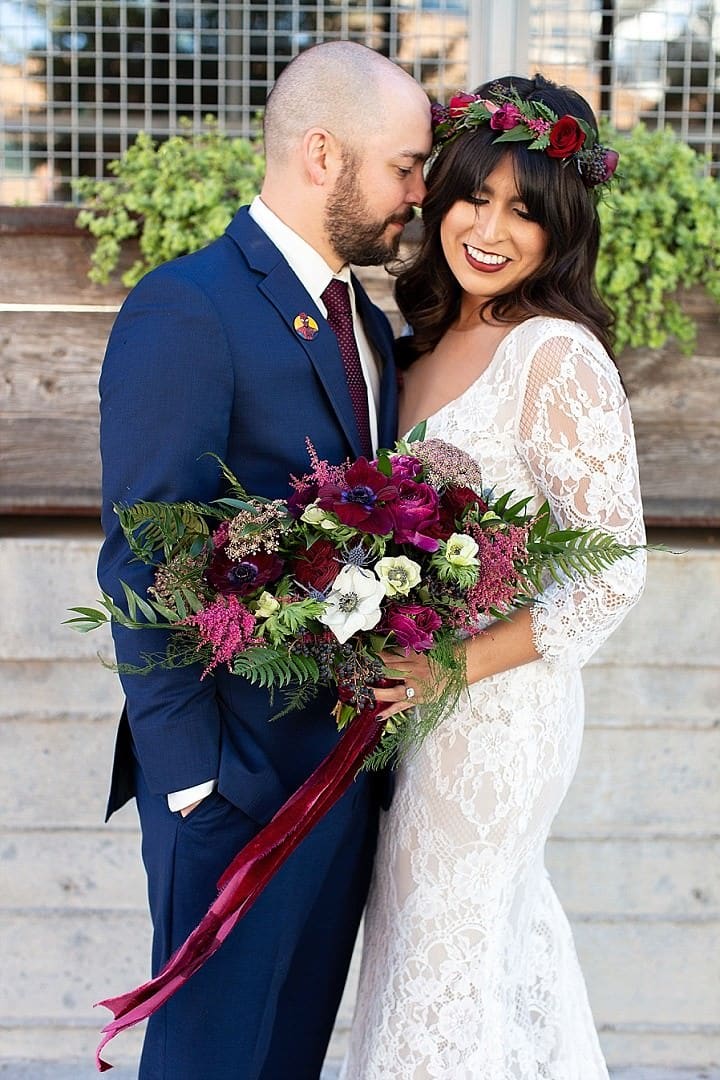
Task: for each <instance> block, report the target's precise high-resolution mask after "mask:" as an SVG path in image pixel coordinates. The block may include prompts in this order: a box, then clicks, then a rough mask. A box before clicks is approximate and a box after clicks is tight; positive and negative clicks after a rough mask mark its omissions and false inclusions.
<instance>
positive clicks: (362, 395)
mask: <svg viewBox="0 0 720 1080" xmlns="http://www.w3.org/2000/svg"><path fill="white" fill-rule="evenodd" d="M322 298H323V302H324V304H325V307H326V308H327V313H328V314H327V320H328V323H329V324H330V328H331V330H332V331H333V332H334V334H335V337H336V338H337V340H338V345H339V347H340V355H341V356H342V361H343V365H344V367H345V376H346V378H347V384H348V389H349V390H350V400H351V401H352V407H353V409H354V411H355V420H356V422H357V427H358V432H359V433H360V446H361V447H362V452H363V454H364V455H365V457H367V458H371V457H372V456H373V455H372V443H371V442H370V417H369V414H368V394H367V386H366V384H365V378H364V376H363V372H362V367H361V366H360V354H359V352H358V347H357V342H356V341H355V333H354V331H353V319H352V309H351V307H350V294H349V292H348V287H347V284H346V283H345V282H344V281H340V279H339V278H333V279H332V281H331V282H330V284H329V285H328V287H327V288H326V289H325V291H324V293H323V294H322Z"/></svg>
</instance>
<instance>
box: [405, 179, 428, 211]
mask: <svg viewBox="0 0 720 1080" xmlns="http://www.w3.org/2000/svg"><path fill="white" fill-rule="evenodd" d="M426 195H427V188H426V187H425V177H424V176H423V174H422V172H420V171H419V170H418V174H417V177H416V178H415V182H414V183H413V185H412V187H411V189H410V191H409V192H408V202H410V203H412V204H413V206H422V201H423V199H424V198H425V196H426Z"/></svg>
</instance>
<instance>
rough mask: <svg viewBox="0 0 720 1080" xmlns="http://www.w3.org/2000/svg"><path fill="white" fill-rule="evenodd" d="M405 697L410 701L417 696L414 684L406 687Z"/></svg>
mask: <svg viewBox="0 0 720 1080" xmlns="http://www.w3.org/2000/svg"><path fill="white" fill-rule="evenodd" d="M405 697H406V698H407V699H408V701H412V699H413V698H414V697H415V691H414V690H413V688H412V686H406V687H405Z"/></svg>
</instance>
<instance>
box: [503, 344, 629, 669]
mask: <svg viewBox="0 0 720 1080" xmlns="http://www.w3.org/2000/svg"><path fill="white" fill-rule="evenodd" d="M517 438H518V445H519V449H520V453H521V454H522V455H523V457H524V458H525V460H526V461H527V463H528V465H529V467H530V469H531V470H532V473H533V475H534V476H535V478H536V480H537V483H538V486H539V487H540V490H541V491H542V492H543V494H544V495H545V497H546V498H547V500H548V502H549V504H550V507H551V509H552V513H553V516H554V518H555V520H556V521H557V523H558V525H559V526H560V527H561V528H572V527H588V526H594V527H597V528H600V529H603V530H604V531H605V532H608V533H612V534H613V535H614V536H616V537H617V539H618V540H619V541H621V542H622V543H627V544H642V543H644V542H645V529H644V525H643V516H642V504H641V501H640V487H639V479H638V467H637V455H636V451H635V440H634V436H633V428H632V420H631V417H630V409H629V407H628V402H627V398H626V396H625V393H624V391H623V388H622V384H621V382H620V378H619V375H618V373H617V370H616V369H615V367H614V365H613V363H612V361H611V360H610V358H609V357H608V355H607V354H606V352H605V351H604V350H603V349H602V348H601V346H600V344H599V343H598V342H596V341H595V339H593V338H591V337H589V336H588V335H587V334H585V333H584V332H582V331H580V329H579V328H578V333H577V336H576V335H575V334H574V333H572V332H571V333H569V334H567V335H565V334H557V335H555V336H553V337H551V338H549V339H547V340H545V341H544V342H543V343H542V344H541V345H540V346H539V348H537V349H536V351H535V352H534V353H533V354H532V356H531V358H530V360H529V364H528V368H527V380H526V384H525V390H524V396H523V399H522V408H521V410H520V413H519V417H518V430H517ZM645 564H646V559H645V552H637V553H635V554H634V555H633V556H632V557H630V558H626V559H622V560H620V562H618V563H615V565H614V566H612V567H610V568H609V569H608V570H606V571H603V573H602V574H598V575H593V576H591V577H586V578H582V579H580V578H579V577H578V578H574V579H568V580H567V581H565V582H564V583H562V584H558V583H555V582H552V583H550V584H548V586H547V587H546V588H545V590H544V591H543V593H542V594H541V597H540V602H538V603H537V604H536V605H535V606H534V608H533V636H534V642H535V647H536V648H537V650H538V652H539V653H540V655H541V656H543V657H544V658H545V659H546V660H552V661H555V662H559V663H562V664H568V665H575V664H578V665H581V664H584V663H585V662H586V661H587V660H588V659H589V657H590V656H591V655H592V654H593V653H594V652H595V650H596V649H598V648H599V646H600V645H602V643H603V642H604V641H605V639H606V638H607V637H608V636H609V635H610V634H611V633H612V631H613V630H614V629H615V628H616V627H617V626H618V625H619V624H620V622H621V621H622V619H623V618H624V616H625V615H626V614H627V612H628V611H629V610H630V608H631V607H632V606H633V604H635V603H636V602H637V600H639V598H640V595H641V593H642V590H643V586H644V583H645Z"/></svg>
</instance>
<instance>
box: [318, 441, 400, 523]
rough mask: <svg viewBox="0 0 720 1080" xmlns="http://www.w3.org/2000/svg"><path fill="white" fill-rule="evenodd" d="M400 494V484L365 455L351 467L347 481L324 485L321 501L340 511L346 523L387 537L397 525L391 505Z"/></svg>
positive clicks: (337, 512) (333, 509) (321, 505)
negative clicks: (388, 476)
mask: <svg viewBox="0 0 720 1080" xmlns="http://www.w3.org/2000/svg"><path fill="white" fill-rule="evenodd" d="M397 495H398V489H397V485H396V484H395V483H393V481H392V480H389V479H388V478H387V477H386V476H383V474H382V473H381V472H380V471H379V469H377V468H376V467H375V466H374V465H372V464H371V463H370V462H369V461H367V459H366V458H363V457H361V458H358V460H357V461H356V462H354V463H353V464H352V465H351V466H350V468H349V469H348V470H347V472H346V474H345V482H344V483H343V484H323V485H322V487H321V488H320V490H319V492H318V497H317V504H318V506H319V507H321V509H323V510H331V511H332V512H333V513H334V514H336V515H337V517H338V519H339V520H340V521H341V522H342V523H343V525H351V526H352V527H353V528H354V529H358V530H359V531H360V532H367V533H373V534H375V535H377V536H383V535H384V534H385V533H389V532H390V530H391V529H392V527H393V517H392V514H391V512H390V509H389V506H388V505H387V504H392V503H393V502H394V501H395V500H396V499H397Z"/></svg>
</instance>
